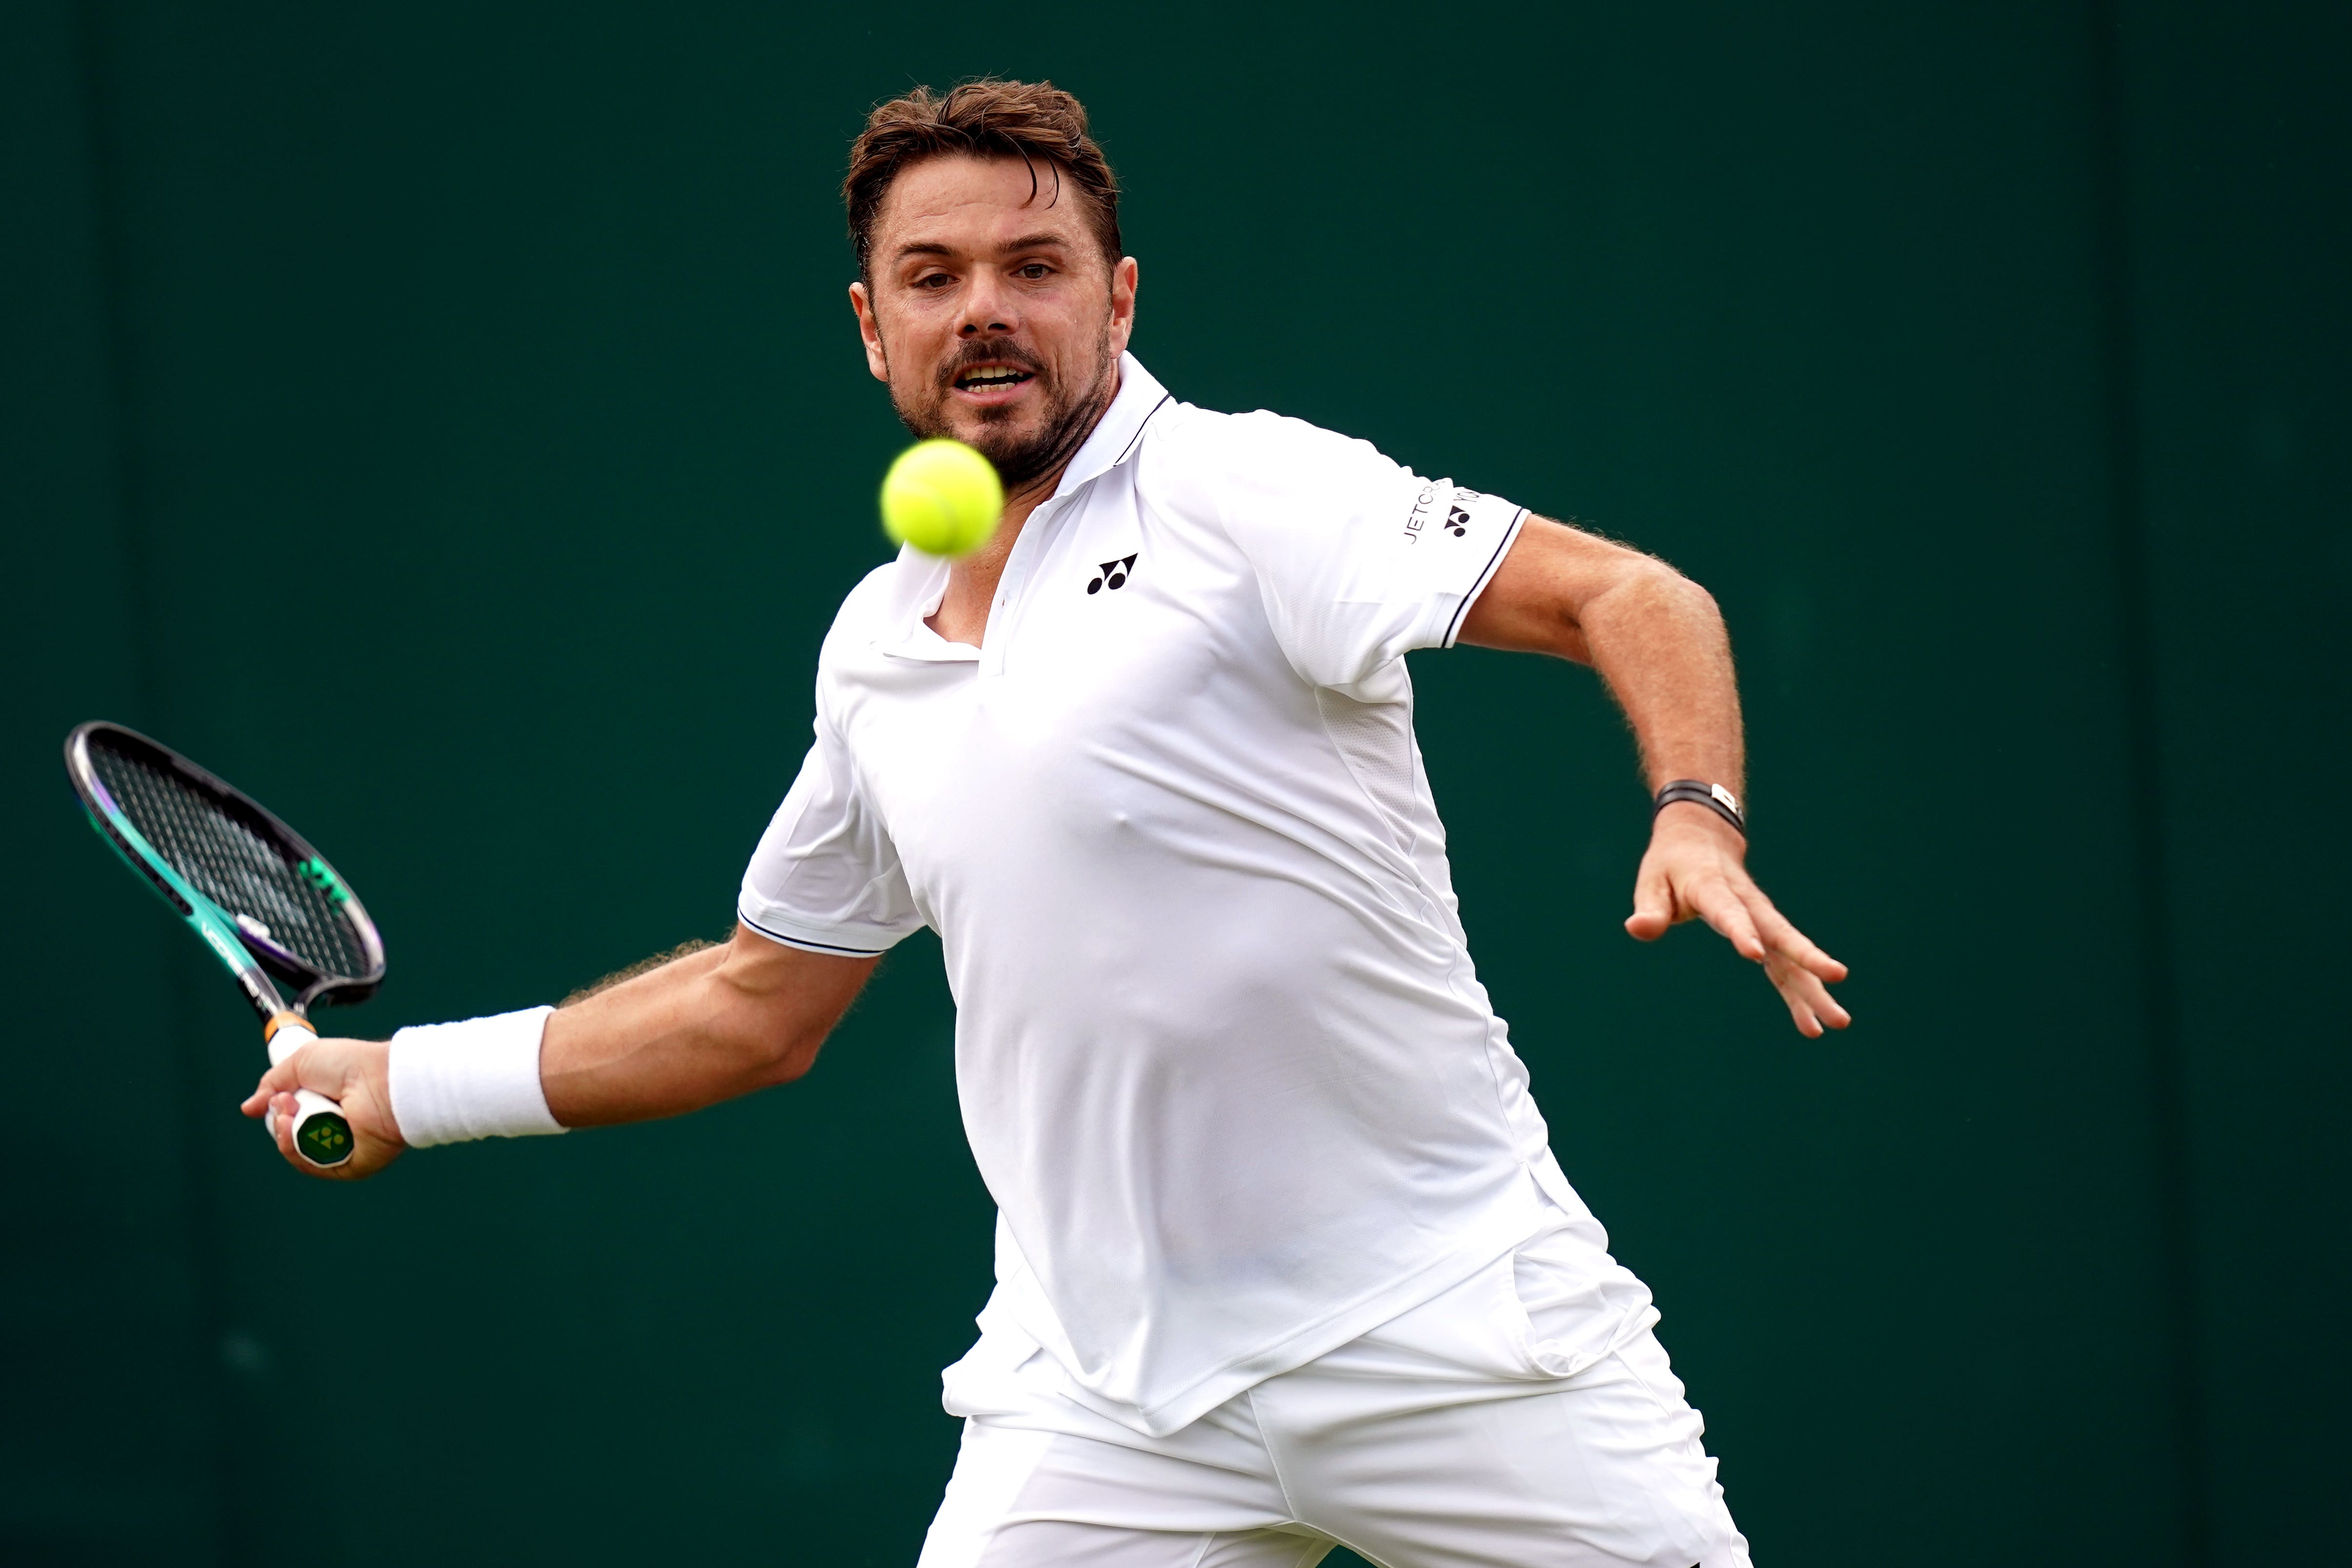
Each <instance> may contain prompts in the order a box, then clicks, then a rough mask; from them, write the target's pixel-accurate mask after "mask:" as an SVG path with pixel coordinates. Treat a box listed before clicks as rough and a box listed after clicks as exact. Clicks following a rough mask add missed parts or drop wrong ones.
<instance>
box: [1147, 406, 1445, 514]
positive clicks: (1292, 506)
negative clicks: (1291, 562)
mask: <svg viewBox="0 0 2352 1568" xmlns="http://www.w3.org/2000/svg"><path fill="white" fill-rule="evenodd" d="M1169 414H1170V415H1171V416H1173V417H1164V418H1163V420H1162V421H1155V422H1154V427H1153V430H1152V434H1151V438H1150V441H1148V442H1147V443H1146V445H1145V447H1144V450H1143V451H1142V453H1141V454H1139V456H1140V457H1141V458H1142V466H1141V468H1140V469H1139V475H1138V481H1139V485H1140V486H1141V488H1142V489H1143V490H1144V491H1145V493H1146V494H1147V495H1148V496H1150V498H1151V499H1152V500H1156V501H1158V502H1159V503H1160V505H1162V506H1163V507H1164V508H1166V509H1167V510H1171V511H1174V512H1177V513H1179V514H1181V515H1184V516H1188V517H1192V518H1197V519H1200V520H1202V521H1206V522H1213V523H1214V524H1215V525H1216V526H1218V527H1219V528H1221V529H1222V530H1223V531H1225V532H1227V533H1229V534H1233V533H1234V531H1236V530H1238V531H1240V533H1239V534H1236V535H1235V537H1236V541H1237V542H1238V541H1239V539H1240V536H1241V535H1244V534H1250V533H1253V532H1255V531H1258V530H1260V529H1263V528H1265V527H1267V526H1274V527H1278V528H1282V529H1285V530H1287V529H1291V528H1295V527H1302V526H1307V524H1308V523H1309V522H1310V521H1311V520H1313V519H1314V518H1317V517H1319V516H1322V515H1325V514H1326V513H1333V514H1337V513H1347V512H1352V511H1355V510H1365V509H1367V508H1369V509H1370V510H1381V509H1382V508H1384V507H1387V506H1388V505H1390V504H1391V502H1392V500H1393V499H1394V498H1395V497H1397V496H1399V495H1400V494H1409V493H1410V492H1411V491H1412V489H1414V488H1416V487H1418V486H1420V485H1421V483H1422V481H1421V480H1420V479H1416V478H1415V477H1414V476H1413V474H1412V471H1411V470H1410V469H1408V468H1405V467H1404V466H1403V465H1402V464H1401V463H1399V462H1397V461H1396V460H1395V459H1393V458H1390V457H1388V456H1386V455H1385V454H1383V453H1382V452H1381V449H1380V448H1379V447H1375V446H1373V445H1372V444H1371V443H1370V441H1363V440H1359V439H1357V438H1356V437H1352V436H1342V435H1340V434H1339V432H1337V431H1335V430H1326V429H1324V428H1323V427H1322V426H1318V425H1310V424H1308V423H1307V421H1306V420H1304V419H1293V418H1290V417H1288V416H1285V415H1280V414H1272V413H1268V412H1267V411H1265V409H1259V410H1258V411H1257V412H1255V413H1254V414H1213V413H1211V412H1209V411H1208V410H1207V409H1203V408H1193V407H1192V406H1190V405H1179V406H1178V407H1176V408H1172V409H1171V410H1169Z"/></svg>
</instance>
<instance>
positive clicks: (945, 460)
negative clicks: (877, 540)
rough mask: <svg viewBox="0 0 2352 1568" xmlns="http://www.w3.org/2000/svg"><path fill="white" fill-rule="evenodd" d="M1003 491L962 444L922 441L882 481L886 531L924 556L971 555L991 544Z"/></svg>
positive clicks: (990, 471) (984, 461)
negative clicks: (990, 537) (990, 539)
mask: <svg viewBox="0 0 2352 1568" xmlns="http://www.w3.org/2000/svg"><path fill="white" fill-rule="evenodd" d="M1003 510H1004V487H1003V485H1002V484H1001V483H999V482H998V480H997V478H996V469H995V468H992V467H991V466H990V464H989V461H988V459H987V458H983V457H982V456H981V455H980V454H979V453H978V452H975V451H973V450H972V449H971V447H967V446H965V445H964V444H963V443H962V442H961V441H950V440H944V439H943V440H937V441H919V442H918V443H916V444H915V445H914V446H912V447H908V448H907V449H906V450H905V451H903V452H901V453H899V454H898V461H897V462H895V463H893V464H891V465H890V471H889V472H888V473H887V474H885V475H884V476H883V477H882V531H883V532H885V533H887V534H888V535H889V536H890V537H891V538H892V539H894V540H896V541H898V542H899V543H901V544H911V545H913V546H914V547H915V548H916V549H918V550H919V551H921V552H923V553H925V554H926V555H947V556H956V555H969V554H971V552H973V551H975V550H977V549H979V548H980V547H981V546H982V545H983V544H985V543H987V542H988V540H989V536H990V535H991V534H992V533H994V532H995V531H996V520H997V518H998V517H999V516H1000V515H1002V514H1003Z"/></svg>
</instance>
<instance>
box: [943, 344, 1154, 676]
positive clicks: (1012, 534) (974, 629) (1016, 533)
mask: <svg viewBox="0 0 2352 1568" xmlns="http://www.w3.org/2000/svg"><path fill="white" fill-rule="evenodd" d="M1119 381H1120V375H1119V372H1118V368H1117V367H1113V369H1112V371H1111V386H1110V396H1109V397H1108V398H1107V399H1105V400H1104V403H1103V405H1102V413H1101V414H1097V415H1096V416H1095V420H1094V424H1092V425H1089V426H1087V437H1089V438H1091V437H1093V435H1094V433H1095V431H1096V429H1097V428H1098V427H1099V426H1101V424H1102V422H1103V419H1104V417H1105V416H1108V414H1109V413H1110V411H1111V407H1112V405H1114V404H1116V403H1118V391H1119ZM1078 445H1079V447H1080V448H1081V449H1083V448H1084V447H1085V445H1086V443H1085V441H1081V442H1079V444H1078ZM1076 455H1077V454H1076V453H1075V452H1074V453H1072V454H1071V456H1072V457H1073V458H1075V457H1076ZM1069 471H1070V465H1069V464H1068V463H1064V464H1062V466H1061V467H1059V468H1055V470H1054V471H1053V472H1052V473H1050V474H1041V475H1039V476H1038V477H1037V478H1036V479H1034V480H1032V481H1031V482H1030V483H1028V484H1026V485H1024V486H1023V487H1022V488H1021V489H1019V490H1018V491H1016V492H1014V493H1013V494H1012V495H1009V496H1006V497H1005V498H1004V515H1003V519H1002V520H1001V521H998V523H997V525H996V531H995V532H994V533H992V534H991V535H990V536H989V540H988V542H987V543H985V544H983V545H982V546H981V547H980V548H979V549H977V550H975V551H973V552H971V554H969V555H967V556H965V557H964V558H963V559H962V560H961V561H958V562H957V563H955V564H954V565H952V566H950V567H949V568H948V587H947V592H946V593H945V594H942V595H940V607H939V608H938V609H936V610H934V611H932V612H931V614H930V616H929V617H928V618H927V619H926V620H925V621H924V622H923V624H924V625H925V626H929V627H930V628H931V630H932V631H934V632H936V633H938V634H939V636H940V638H941V640H943V641H946V642H957V643H962V644H964V645H965V646H966V647H980V646H981V639H982V637H986V636H987V635H988V611H989V606H990V605H992V603H993V602H994V600H995V598H996V585H997V584H998V583H1000V582H1002V581H1003V577H1004V563H1005V562H1006V561H1007V560H1009V559H1010V558H1011V557H1012V554H1013V545H1014V544H1015V543H1016V542H1019V540H1020V538H1021V530H1022V528H1023V527H1024V525H1025V524H1026V523H1027V522H1028V521H1029V514H1030V513H1031V512H1033V511H1035V510H1037V509H1038V508H1039V507H1040V506H1042V505H1044V504H1045V502H1046V501H1048V500H1052V499H1053V496H1054V492H1055V490H1057V489H1060V488H1061V485H1062V476H1063V475H1064V474H1066V473H1068V472H1069Z"/></svg>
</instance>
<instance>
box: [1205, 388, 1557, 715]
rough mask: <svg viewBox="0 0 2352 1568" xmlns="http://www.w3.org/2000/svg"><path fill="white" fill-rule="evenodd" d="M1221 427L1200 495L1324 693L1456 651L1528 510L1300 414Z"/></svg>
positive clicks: (1234, 420) (1291, 651) (1293, 653)
mask: <svg viewBox="0 0 2352 1568" xmlns="http://www.w3.org/2000/svg"><path fill="white" fill-rule="evenodd" d="M1219 425H1220V426H1222V428H1220V429H1217V430H1215V431H1214V432H1213V434H1208V433H1204V434H1207V435H1208V439H1209V440H1210V442H1211V444H1212V446H1213V448H1214V449H1213V451H1210V452H1204V453H1202V456H1203V457H1205V458H1208V459H1209V460H1208V461H1206V462H1204V463H1202V464H1201V465H1200V468H1199V471H1200V473H1201V479H1200V480H1199V482H1201V483H1203V484H1206V485H1210V486H1213V489H1214V493H1213V495H1204V496H1202V497H1201V498H1200V499H1202V500H1203V501H1206V502H1208V503H1210V504H1211V505H1213V507H1214V509H1215V510H1216V511H1217V513H1218V515H1219V516H1220V518H1221V520H1222V521H1223V524H1224V527H1225V530H1226V531H1227V533H1228V534H1229V535H1230V536H1231V537H1232V539H1233V541H1234V543H1235V545H1236V546H1238V547H1239V549H1240V550H1241V552H1243V554H1244V555H1245V556H1247V557H1248V559H1249V563H1250V564H1251V566H1252V567H1253V568H1254V569H1255V571H1256V573H1257V574H1258V579H1259V584H1260V587H1261V590H1262V592H1263V593H1264V595H1265V605H1266V610H1267V614H1268V615H1269V616H1271V617H1272V619H1273V622H1274V628H1275V635H1276V637H1277V638H1278V639H1279V640H1280V641H1281V643H1282V646H1283V651H1284V652H1285V653H1286V654H1287V655H1288V656H1289V658H1290V661H1291V664H1292V665H1293V666H1294V667H1295V668H1297V670H1298V672H1299V674H1300V675H1302V676H1304V677H1305V678H1306V679H1308V680H1311V681H1314V682H1315V683H1316V684H1318V685H1320V686H1332V687H1350V686H1354V685H1357V684H1358V683H1360V682H1361V681H1363V680H1365V679H1367V678H1369V677H1370V676H1371V675H1372V674H1373V673H1374V672H1375V671H1377V670H1379V669H1381V668H1382V667H1383V666H1385V665H1387V664H1389V663H1390V662H1391V661H1392V660H1394V659H1396V658H1401V657H1402V655H1404V654H1406V653H1409V652H1411V651H1412V649H1414V648H1421V647H1451V646H1452V644H1453V642H1454V638H1455V637H1457V636H1459V635H1460V634H1461V630H1462V619H1463V616H1465V615H1466V614H1467V613H1468V612H1469V608H1470V605H1472V603H1473V602H1475V600H1476V598H1477V596H1478V595H1479V593H1480V591H1481V590H1483V589H1484V588H1485V587H1486V584H1487V582H1488V580H1489V579H1490V578H1492V577H1493V576H1494V574H1495V569H1496V567H1497V566H1499V565H1501V564H1502V561H1503V556H1504V554H1505V553H1506V552H1507V551H1508V550H1509V549H1510V547H1511V542H1512V541H1513V540H1514V539H1516V538H1517V537H1518V531H1519V527H1520V524H1521V523H1522V522H1524V521H1526V518H1527V515H1528V514H1527V510H1526V509H1525V508H1523V507H1518V506H1514V505H1513V504H1511V503H1510V502H1509V501H1507V500H1502V499H1501V498H1500V497H1497V496H1490V495H1486V494H1484V493H1482V492H1480V491H1477V490H1474V489H1467V488H1465V487H1464V486H1461V485H1457V484H1455V483H1454V481H1453V480H1451V479H1423V478H1421V477H1420V476H1418V475H1416V474H1415V473H1413V472H1412V469H1410V468H1406V467H1404V465H1402V463H1398V462H1395V461H1393V460H1392V459H1391V458H1386V457H1384V456H1382V455H1381V452H1380V451H1379V450H1378V449H1376V448H1375V447H1372V446H1371V444H1370V443H1369V442H1365V441H1358V440H1352V439H1349V437H1344V436H1337V435H1334V434H1332V433H1331V432H1330V431H1328V430H1322V429H1318V428H1317V427H1316V426H1312V425H1308V424H1306V423H1305V422H1303V421H1301V420H1297V419H1286V418H1283V417H1281V416H1277V415H1273V414H1265V413H1259V414H1245V415H1239V416H1233V417H1230V418H1227V419H1223V420H1222V421H1219Z"/></svg>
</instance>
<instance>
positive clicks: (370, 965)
mask: <svg viewBox="0 0 2352 1568" xmlns="http://www.w3.org/2000/svg"><path fill="white" fill-rule="evenodd" d="M66 772H67V773H68V774H69V775H71V777H72V779H73V786H74V793H75V794H77V795H80V796H81V803H82V805H83V807H84V809H86V810H87V811H88V812H89V820H90V826H93V827H95V828H97V829H98V834H99V837H101V838H103V839H105V840H106V841H107V843H108V844H110V845H111V846H112V847H113V848H114V849H115V851H116V853H118V854H120V855H121V857H122V858H123V861H124V862H125V863H126V864H127V865H129V866H130V868H131V869H132V870H134V871H136V872H138V873H139V875H140V876H141V877H142V879H145V881H146V883H147V885H148V886H149V887H151V888H152V889H155V891H156V892H157V893H159V894H160V895H162V897H163V901H164V902H165V903H168V904H170V905H171V906H172V907H173V909H174V910H178V911H179V912H180V918H181V919H183V920H184V921H187V922H188V924H189V926H190V927H192V928H193V929H194V931H195V933H196V934H197V935H198V936H200V937H202V938H204V940H205V946H206V947H209V948H210V949H212V952H213V956H214V957H215V958H217V959H219V960H220V961H221V963H223V964H224V965H226V968H227V969H228V972H229V973H231V974H232V975H234V976H236V983H237V985H238V987H239V989H241V990H242V991H243V992H244V993H245V999H246V1000H247V1002H249V1003H251V1004H252V1005H253V1010H254V1011H255V1012H256V1013H257V1014H259V1015H260V1016H261V1019H262V1035H261V1037H262V1039H263V1040H264V1041H265V1042H266V1043H267V1044H268V1047H269V1060H270V1062H271V1064H272V1065H273V1066H274V1065H276V1064H277V1063H278V1062H281V1061H284V1060H285V1059H286V1058H288V1057H290V1056H292V1055H293V1054H294V1053H295V1052H296V1051H299V1050H300V1049H301V1048H302V1047H304V1046H307V1045H309V1044H310V1042H311V1041H312V1040H315V1039H317V1038H318V1035H317V1033H316V1032H315V1031H313V1030H312V1029H311V1027H310V1019H309V1016H308V1015H309V1012H310V1008H311V1007H312V1006H314V1005H315V1006H330V1005H335V1004H337V1003H350V1002H364V1001H366V1000H367V999H368V998H369V997H370V996H373V995H374V994H375V990H376V987H377V986H379V985H381V984H383V939H382V938H381V937H379V936H377V935H376V930H375V922H374V921H371V920H369V919H368V916H367V910H364V909H362V908H361V907H360V901H359V900H357V899H356V898H354V897H352V890H351V889H350V888H348V887H346V886H344V884H343V879H341V877H338V876H337V875H335V869H334V868H333V867H331V866H330V865H328V864H327V862H326V861H325V860H324V859H322V858H320V854H319V852H318V851H317V850H315V849H313V848H311V847H310V845H309V844H307V843H305V842H304V841H303V840H302V838H301V837H300V836H299V835H298V834H296V833H295V831H294V830H293V829H292V828H290V827H289V826H286V825H285V824H284V823H282V822H280V821H278V818H276V817H275V816H271V815H270V814H269V813H268V812H267V811H264V810H263V809H262V808H261V807H260V806H259V805H257V804H256V803H255V802H254V801H252V800H250V799H248V798H247V797H246V796H245V795H241V794H239V793H238V792H237V791H236V790H234V789H231V788H230V787H229V786H228V785H227V784H224V783H223V782H222V781H221V780H219V779H217V778H215V777H214V776H213V775H212V774H211V773H206V772H205V770H204V769H202V768H200V767H198V766H196V764H195V763H192V762H190V761H188V760H187V758H185V757H183V756H181V755H180V754H179V753H177V752H173V751H171V750H170V749H168V748H166V747H163V746H159V745H157V744H156V743H155V742H152V741H151V740H149V739H148V738H147V737H146V736H144V735H142V734H139V733H137V732H136V731H131V730H126V729H124V728H123V727H122V726H121V725H120V724H104V723H90V724H84V725H81V726H79V728H77V729H76V730H75V731H74V732H73V733H72V734H70V735H68V736H67V737H66ZM272 975H275V976H276V977H277V978H278V980H281V981H283V982H285V983H286V984H288V985H289V986H292V987H294V988H295V995H294V1000H293V1002H292V1004H291V1005H289V1004H288V1003H287V1001H286V999H285V998H284V996H283V995H281V994H279V992H278V987H277V985H276V984H272V982H271V978H270V977H271V976H272ZM294 1098H295V1100H296V1101H297V1102H298V1104H299V1106H300V1110H298V1111H297V1112H296V1114H295V1118H294V1147H295V1149H296V1150H297V1151H298V1152H300V1154H301V1156H302V1158H304V1159H305V1160H308V1161H309V1162H310V1163H312V1164H314V1165H340V1164H341V1163H343V1162H344V1161H346V1160H348V1159H350V1158H351V1157H352V1128H351V1123H350V1122H348V1121H344V1120H343V1113H342V1109H341V1107H340V1106H338V1105H337V1104H336V1103H335V1102H334V1101H333V1100H329V1099H328V1098H327V1097H326V1096H324V1095H322V1094H314V1093H312V1092H311V1091H310V1090H309V1089H299V1090H298V1091H296V1093H295V1096H294ZM277 1135H278V1130H277V1124H276V1121H275V1119H274V1118H273V1119H272V1121H271V1122H270V1136H271V1137H272V1138H275V1137H276V1136H277Z"/></svg>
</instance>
